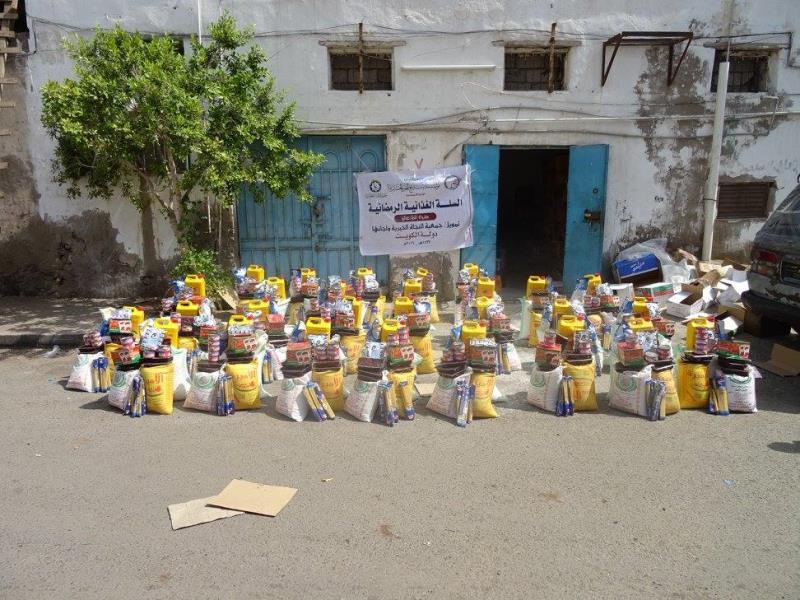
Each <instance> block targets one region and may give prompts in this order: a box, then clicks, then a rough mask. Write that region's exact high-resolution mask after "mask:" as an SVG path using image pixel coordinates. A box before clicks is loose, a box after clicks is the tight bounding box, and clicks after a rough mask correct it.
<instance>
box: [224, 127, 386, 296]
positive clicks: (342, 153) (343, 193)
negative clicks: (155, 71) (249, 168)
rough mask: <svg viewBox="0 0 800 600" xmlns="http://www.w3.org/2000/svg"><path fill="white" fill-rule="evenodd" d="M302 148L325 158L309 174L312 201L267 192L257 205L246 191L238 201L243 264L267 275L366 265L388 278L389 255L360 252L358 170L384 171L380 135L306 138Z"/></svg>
mask: <svg viewBox="0 0 800 600" xmlns="http://www.w3.org/2000/svg"><path fill="white" fill-rule="evenodd" d="M298 147H299V148H300V149H302V150H312V151H314V152H319V153H320V154H323V155H324V156H325V162H324V163H323V164H322V165H320V166H319V167H318V168H317V170H316V171H315V172H314V174H313V175H312V176H311V181H310V191H311V195H312V196H313V198H314V199H313V202H312V203H301V202H298V201H297V198H296V197H294V196H287V197H286V198H284V199H277V198H275V197H273V196H272V195H271V194H267V197H266V199H265V200H264V202H263V203H262V204H257V203H256V202H255V201H254V200H253V197H252V194H250V193H249V192H248V191H247V190H244V191H243V193H242V197H241V198H240V201H239V203H238V208H237V211H238V218H239V251H240V253H241V259H242V263H244V264H251V263H255V264H260V265H264V267H265V269H266V270H267V272H268V273H269V274H275V273H277V274H280V275H283V276H284V277H288V276H289V271H290V269H293V268H300V267H302V266H313V267H315V268H316V270H317V274H318V275H319V276H320V277H327V276H328V275H343V276H344V275H347V273H348V272H349V271H350V270H351V269H354V268H356V267H360V266H368V267H372V269H373V270H374V271H375V273H376V275H377V277H378V280H379V281H382V282H384V283H385V282H386V281H387V280H388V276H389V257H388V256H368V257H364V256H361V253H360V252H359V251H358V199H357V195H356V188H355V178H354V177H353V174H354V173H359V172H361V171H383V170H385V169H386V165H385V150H384V148H385V140H384V138H383V137H382V136H303V137H302V138H300V140H299V141H298Z"/></svg>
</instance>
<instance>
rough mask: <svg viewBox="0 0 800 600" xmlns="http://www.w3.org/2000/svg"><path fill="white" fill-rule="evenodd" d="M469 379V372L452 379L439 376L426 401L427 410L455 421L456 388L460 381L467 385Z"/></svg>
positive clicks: (456, 413) (456, 407)
mask: <svg viewBox="0 0 800 600" xmlns="http://www.w3.org/2000/svg"><path fill="white" fill-rule="evenodd" d="M469 377H470V374H469V372H467V373H464V374H463V375H459V376H458V377H455V378H453V379H451V378H449V377H442V376H441V375H439V379H437V380H436V387H434V388H433V393H432V394H431V398H430V400H428V404H427V408H428V410H431V411H433V412H435V413H439V414H440V415H444V416H445V417H450V418H451V419H455V418H456V416H457V415H458V401H457V399H456V387H457V386H458V383H459V382H460V381H463V382H464V383H468V382H469Z"/></svg>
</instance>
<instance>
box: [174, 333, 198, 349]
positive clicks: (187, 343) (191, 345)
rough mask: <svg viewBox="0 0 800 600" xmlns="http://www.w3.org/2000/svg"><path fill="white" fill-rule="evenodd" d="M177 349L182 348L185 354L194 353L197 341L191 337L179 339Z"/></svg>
mask: <svg viewBox="0 0 800 600" xmlns="http://www.w3.org/2000/svg"><path fill="white" fill-rule="evenodd" d="M178 348H183V349H184V350H186V351H187V352H194V351H195V350H197V339H195V338H193V337H191V336H182V337H179V338H178Z"/></svg>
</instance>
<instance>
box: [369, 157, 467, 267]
mask: <svg viewBox="0 0 800 600" xmlns="http://www.w3.org/2000/svg"><path fill="white" fill-rule="evenodd" d="M356 187H357V189H358V217H359V220H358V231H359V235H358V245H359V249H360V250H361V254H363V255H364V256H375V255H379V254H418V253H423V252H432V251H440V250H456V249H458V248H465V247H467V246H472V190H471V189H470V181H469V167H468V166H467V165H463V166H459V167H444V168H441V169H427V170H424V171H386V172H382V173H358V174H357V175H356Z"/></svg>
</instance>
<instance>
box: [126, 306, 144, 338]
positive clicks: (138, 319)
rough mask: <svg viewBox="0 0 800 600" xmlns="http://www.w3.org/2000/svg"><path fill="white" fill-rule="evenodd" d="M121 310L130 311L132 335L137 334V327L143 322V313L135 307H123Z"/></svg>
mask: <svg viewBox="0 0 800 600" xmlns="http://www.w3.org/2000/svg"><path fill="white" fill-rule="evenodd" d="M122 308H123V309H125V310H129V311H131V326H132V328H133V333H139V325H141V324H142V321H144V311H143V310H142V309H141V308H138V307H136V306H123V307H122Z"/></svg>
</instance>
